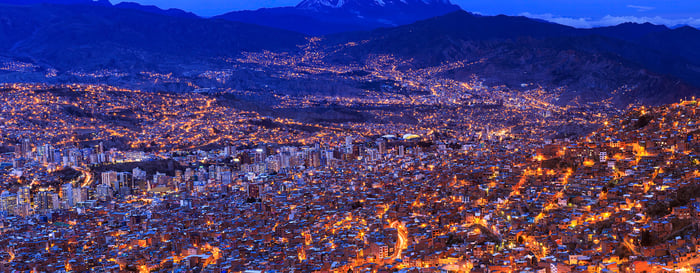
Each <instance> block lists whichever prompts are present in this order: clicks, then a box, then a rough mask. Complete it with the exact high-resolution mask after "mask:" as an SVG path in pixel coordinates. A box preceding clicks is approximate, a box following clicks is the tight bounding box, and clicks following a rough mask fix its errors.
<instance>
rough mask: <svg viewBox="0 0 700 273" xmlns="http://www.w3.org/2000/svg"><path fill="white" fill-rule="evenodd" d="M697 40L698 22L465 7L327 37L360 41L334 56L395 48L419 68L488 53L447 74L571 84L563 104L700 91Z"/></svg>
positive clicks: (660, 98)
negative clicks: (573, 23)
mask: <svg viewBox="0 0 700 273" xmlns="http://www.w3.org/2000/svg"><path fill="white" fill-rule="evenodd" d="M629 28H633V29H634V33H630V30H629ZM696 31H697V30H696ZM596 32H598V33H596ZM696 39H700V35H698V34H697V33H695V31H693V30H691V29H677V30H670V29H661V28H660V27H656V26H649V25H638V26H630V25H622V26H618V28H613V29H594V30H587V29H575V28H572V27H567V26H563V25H558V24H554V23H548V22H543V21H539V20H533V19H529V18H525V17H511V16H503V15H501V16H478V15H474V14H470V13H468V12H465V11H458V12H453V13H450V14H447V15H444V16H440V17H436V18H432V19H428V20H424V21H419V22H416V23H414V24H410V25H405V26H400V27H396V28H388V29H377V30H373V31H368V32H362V33H341V34H335V35H330V36H328V37H327V39H326V44H327V46H328V47H337V46H338V45H339V44H348V42H355V43H354V44H356V46H350V47H345V48H344V49H343V50H340V51H337V52H336V53H334V54H332V55H331V56H329V57H327V60H328V61H331V62H337V63H357V62H365V61H367V60H369V59H370V58H375V57H374V56H376V55H377V54H390V55H394V56H398V57H401V58H403V59H408V60H411V67H407V68H406V69H408V68H411V69H418V68H423V67H428V66H434V65H439V64H441V63H444V62H450V61H461V60H469V61H478V60H481V62H477V63H475V64H472V65H470V66H466V67H463V68H457V69H454V70H451V71H447V72H445V73H444V74H443V75H442V76H445V77H450V78H453V79H457V80H467V79H469V78H470V77H471V76H472V75H478V76H479V77H481V78H483V79H485V80H486V81H487V83H489V84H491V85H500V84H506V85H508V86H509V87H511V88H515V89H518V88H520V84H521V83H537V84H542V85H544V86H547V87H551V88H556V87H559V86H564V87H566V89H567V90H568V91H567V92H565V94H564V95H563V98H564V100H562V103H565V102H567V101H577V100H578V101H600V100H604V99H611V98H612V102H613V103H616V104H619V105H626V104H628V103H630V102H642V103H651V104H658V103H666V102H673V101H676V100H677V99H680V98H684V97H689V96H692V95H697V94H700V92H699V90H700V89H698V87H699V86H700V81H699V80H698V79H700V69H699V68H700V66H698V65H697V63H696V61H697V59H695V58H694V55H693V53H694V52H693V50H692V46H693V45H695V44H694V42H695V41H696ZM688 41H689V42H688ZM686 43H688V46H687V47H686V46H685V45H686Z"/></svg>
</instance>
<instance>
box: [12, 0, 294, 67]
mask: <svg viewBox="0 0 700 273" xmlns="http://www.w3.org/2000/svg"><path fill="white" fill-rule="evenodd" d="M270 37H275V38H274V39H270ZM304 41H305V37H304V36H303V35H301V34H298V33H294V32H290V31H285V30H279V29H273V28H268V27H262V26H256V25H250V24H245V23H237V22H227V21H222V20H210V19H202V18H190V17H176V16H165V15H159V14H154V13H147V12H143V11H139V10H134V9H124V8H118V7H112V6H99V5H51V4H42V5H29V6H16V5H0V57H2V56H4V57H9V58H15V59H17V58H22V59H28V60H31V62H32V63H36V64H40V65H45V66H49V67H55V68H58V69H59V70H61V69H77V70H90V69H101V68H109V69H137V68H149V69H154V70H160V69H165V70H171V69H176V70H182V69H185V66H186V65H187V64H206V63H208V62H210V61H211V60H212V59H214V58H220V57H235V56H238V55H239V54H240V53H241V52H242V51H260V50H295V49H296V45H297V44H300V43H303V42H304Z"/></svg>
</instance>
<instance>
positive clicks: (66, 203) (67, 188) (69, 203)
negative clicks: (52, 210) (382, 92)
mask: <svg viewBox="0 0 700 273" xmlns="http://www.w3.org/2000/svg"><path fill="white" fill-rule="evenodd" d="M61 197H62V199H63V208H65V209H71V208H73V205H74V203H73V201H74V200H73V185H72V184H71V183H66V184H63V186H62V187H61Z"/></svg>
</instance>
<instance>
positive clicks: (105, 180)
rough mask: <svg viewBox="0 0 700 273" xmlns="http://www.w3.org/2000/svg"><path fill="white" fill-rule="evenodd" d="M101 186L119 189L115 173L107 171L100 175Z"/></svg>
mask: <svg viewBox="0 0 700 273" xmlns="http://www.w3.org/2000/svg"><path fill="white" fill-rule="evenodd" d="M102 185H107V186H110V187H113V188H115V189H117V188H119V182H118V180H117V172H115V171H108V172H103V173H102Z"/></svg>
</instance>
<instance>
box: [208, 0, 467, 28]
mask: <svg viewBox="0 0 700 273" xmlns="http://www.w3.org/2000/svg"><path fill="white" fill-rule="evenodd" d="M456 10H459V7H458V6H456V5H453V4H452V3H450V1H449V0H304V1H302V2H301V3H299V4H298V5H297V6H295V7H282V8H269V9H259V10H255V11H235V12H230V13H226V14H223V15H219V16H216V17H215V18H219V19H224V20H229V21H236V22H245V23H251V24H257V25H264V26H269V27H275V28H281V29H287V30H292V31H296V32H301V33H306V34H310V35H323V34H329V33H339V32H348V31H361V30H371V29H375V28H380V27H394V26H399V25H405V24H410V23H413V22H416V21H419V20H423V19H428V18H431V17H435V16H439V15H444V14H447V13H450V12H453V11H456Z"/></svg>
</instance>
